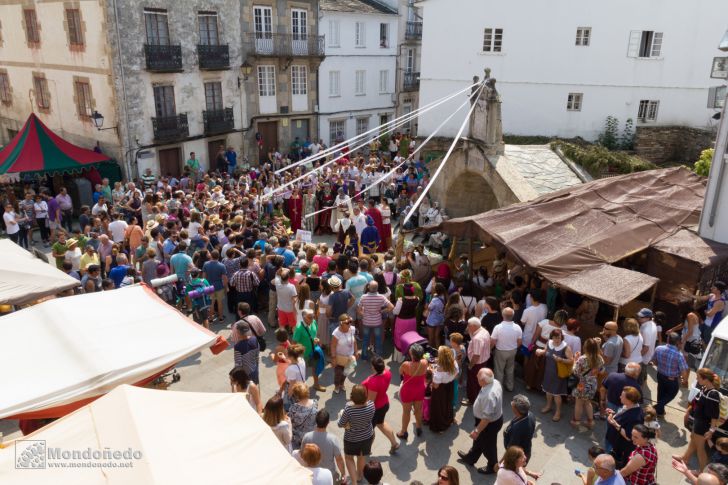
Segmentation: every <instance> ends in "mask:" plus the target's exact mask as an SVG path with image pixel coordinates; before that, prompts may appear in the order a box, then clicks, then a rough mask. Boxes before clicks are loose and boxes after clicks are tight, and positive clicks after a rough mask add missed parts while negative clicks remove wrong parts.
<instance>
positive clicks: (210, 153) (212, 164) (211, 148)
mask: <svg viewBox="0 0 728 485" xmlns="http://www.w3.org/2000/svg"><path fill="white" fill-rule="evenodd" d="M220 145H222V146H223V148H227V147H226V146H225V138H223V139H222V140H212V141H208V142H207V160H208V165H207V166H208V167H209V169H210V170H217V152H218V151H220ZM225 171H227V168H226V169H225Z"/></svg>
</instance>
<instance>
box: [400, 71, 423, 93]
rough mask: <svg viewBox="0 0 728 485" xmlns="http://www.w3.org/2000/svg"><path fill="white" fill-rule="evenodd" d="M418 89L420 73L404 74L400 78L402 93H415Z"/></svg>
mask: <svg viewBox="0 0 728 485" xmlns="http://www.w3.org/2000/svg"><path fill="white" fill-rule="evenodd" d="M418 89H420V73H419V72H405V73H404V77H403V78H402V91H417V90H418Z"/></svg>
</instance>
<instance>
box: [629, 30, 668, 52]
mask: <svg viewBox="0 0 728 485" xmlns="http://www.w3.org/2000/svg"><path fill="white" fill-rule="evenodd" d="M627 56H629V57H638V58H642V59H649V58H659V57H661V56H662V32H655V31H652V30H633V31H632V32H630V34H629V47H628V48H627Z"/></svg>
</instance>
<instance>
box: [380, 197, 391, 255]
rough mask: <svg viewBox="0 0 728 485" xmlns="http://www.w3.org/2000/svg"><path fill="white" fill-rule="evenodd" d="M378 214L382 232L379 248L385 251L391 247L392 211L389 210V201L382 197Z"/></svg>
mask: <svg viewBox="0 0 728 485" xmlns="http://www.w3.org/2000/svg"><path fill="white" fill-rule="evenodd" d="M379 213H380V214H382V232H381V234H379V236H380V237H381V238H382V244H381V246H382V248H384V251H387V249H389V248H390V246H391V245H392V209H390V208H389V201H388V200H387V198H386V197H382V201H381V203H380V204H379Z"/></svg>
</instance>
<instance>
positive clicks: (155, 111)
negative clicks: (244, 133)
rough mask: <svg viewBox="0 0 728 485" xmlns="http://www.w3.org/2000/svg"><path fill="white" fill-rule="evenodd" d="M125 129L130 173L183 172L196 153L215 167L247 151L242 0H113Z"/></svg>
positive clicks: (109, 7) (109, 8) (112, 33)
mask: <svg viewBox="0 0 728 485" xmlns="http://www.w3.org/2000/svg"><path fill="white" fill-rule="evenodd" d="M103 3H104V4H105V6H106V15H107V18H108V19H109V22H108V23H109V29H108V36H109V45H110V46H111V52H112V55H113V58H114V77H113V82H114V88H115V92H116V96H117V100H118V104H119V107H120V110H119V111H120V112H119V119H118V121H119V130H120V132H121V133H122V138H123V139H125V140H126V142H127V150H126V151H127V153H126V156H127V159H128V160H129V165H130V167H129V172H130V174H131V175H132V176H134V175H138V174H141V173H143V172H144V170H145V169H146V168H151V169H152V172H153V173H155V174H158V175H166V174H168V173H169V174H172V175H179V174H180V173H181V171H182V168H183V166H184V163H185V161H186V160H187V159H188V158H189V157H190V153H191V152H194V153H195V156H196V158H197V159H198V160H199V161H200V164H201V166H202V167H203V168H204V169H207V168H209V167H210V166H212V167H214V159H215V156H216V154H217V151H218V149H219V147H220V146H225V147H227V146H232V147H233V148H235V149H236V150H237V151H238V152H241V151H242V148H243V142H242V137H241V135H240V133H239V132H240V130H241V129H242V127H243V124H244V122H243V120H244V119H245V118H246V117H247V114H246V112H245V106H244V103H243V102H242V99H243V97H244V96H243V89H244V83H243V80H242V78H241V71H240V66H241V63H242V62H241V53H240V42H239V39H240V38H241V30H240V1H239V0H145V1H144V2H139V1H137V0H109V1H105V2H103Z"/></svg>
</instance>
